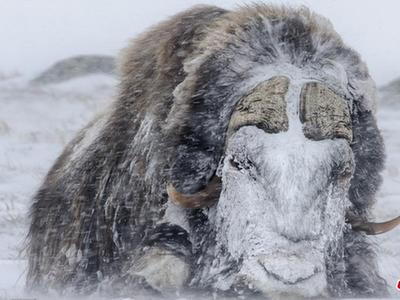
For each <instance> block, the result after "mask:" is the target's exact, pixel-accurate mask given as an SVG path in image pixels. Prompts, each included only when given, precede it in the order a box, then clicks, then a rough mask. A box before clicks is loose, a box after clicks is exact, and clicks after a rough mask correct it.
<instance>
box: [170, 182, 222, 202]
mask: <svg viewBox="0 0 400 300" xmlns="http://www.w3.org/2000/svg"><path fill="white" fill-rule="evenodd" d="M167 193H168V196H169V199H170V200H171V201H172V202H174V203H176V204H178V205H180V206H182V207H185V208H201V207H205V206H208V205H210V204H212V203H214V202H215V201H216V200H218V198H219V194H220V193H221V178H219V177H218V176H214V177H213V179H212V180H211V181H210V183H209V184H208V185H207V186H206V187H205V188H204V189H203V190H201V191H199V192H197V193H194V194H182V193H180V192H178V191H177V190H176V189H175V188H174V186H173V185H172V184H168V186H167Z"/></svg>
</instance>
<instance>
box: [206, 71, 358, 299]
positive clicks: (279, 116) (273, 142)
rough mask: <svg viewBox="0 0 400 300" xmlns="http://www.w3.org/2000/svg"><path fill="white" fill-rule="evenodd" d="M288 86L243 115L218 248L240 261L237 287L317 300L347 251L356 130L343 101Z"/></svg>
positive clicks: (280, 81) (276, 81)
mask: <svg viewBox="0 0 400 300" xmlns="http://www.w3.org/2000/svg"><path fill="white" fill-rule="evenodd" d="M289 88H290V87H289V80H288V79H287V78H286V77H274V78H272V79H270V80H269V81H267V82H264V83H263V84H262V85H259V86H258V87H257V88H256V89H255V92H254V91H253V92H252V93H251V94H250V95H248V96H247V97H246V98H245V99H244V100H243V101H242V102H241V103H240V104H239V105H238V107H237V108H236V110H235V112H234V113H233V115H232V119H231V124H230V127H229V130H228V136H229V138H228V140H227V144H226V151H225V159H224V161H223V164H222V165H221V169H220V172H219V173H220V174H219V175H221V177H222V192H221V195H220V198H219V201H218V203H217V205H216V206H215V207H213V208H212V209H211V213H210V216H211V219H212V220H213V221H214V225H215V227H216V232H217V240H218V241H220V247H222V248H224V249H226V250H227V251H228V253H229V255H230V256H231V257H232V258H233V259H235V260H237V261H241V262H242V263H241V267H240V271H239V273H238V274H236V275H235V278H234V279H232V278H231V280H232V282H233V283H235V282H241V284H243V282H244V283H247V284H248V286H249V287H252V288H255V289H257V290H260V291H262V292H264V293H266V294H267V295H275V296H276V295H281V294H283V293H285V294H293V295H297V296H305V297H310V296H318V295H322V294H324V293H325V289H326V286H327V274H326V267H325V266H326V264H327V263H328V261H329V259H330V257H333V256H334V254H333V253H335V252H338V251H340V249H338V245H340V240H341V238H342V233H343V228H344V226H345V214H346V209H347V208H348V205H349V202H348V199H347V194H348V190H349V187H350V180H351V177H352V174H353V170H354V160H353V153H352V150H351V148H350V144H349V142H350V141H351V139H352V132H351V126H350V124H351V123H350V114H349V112H348V108H347V107H346V103H345V101H344V99H340V101H339V97H338V96H336V95H335V94H334V93H333V92H331V91H330V90H327V89H326V88H325V87H324V86H322V85H319V84H316V83H311V84H307V85H305V86H304V87H303V88H302V89H298V90H299V91H301V93H298V94H297V97H296V99H294V98H293V99H292V98H291V99H289V98H288V97H287V92H288V89H289ZM290 95H291V97H293V96H296V93H293V92H291V93H290ZM321 102H322V103H321ZM293 103H294V104H295V105H292V107H298V108H299V109H298V110H296V111H291V110H290V108H288V106H289V105H291V104H293ZM252 121H253V122H252ZM328 251H330V252H329V253H328Z"/></svg>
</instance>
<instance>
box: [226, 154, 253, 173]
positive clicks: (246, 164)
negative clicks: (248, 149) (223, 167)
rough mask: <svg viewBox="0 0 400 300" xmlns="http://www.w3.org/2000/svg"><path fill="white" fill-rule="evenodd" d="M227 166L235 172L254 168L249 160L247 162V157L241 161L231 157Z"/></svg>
mask: <svg viewBox="0 0 400 300" xmlns="http://www.w3.org/2000/svg"><path fill="white" fill-rule="evenodd" d="M229 164H230V165H231V166H232V167H233V168H235V169H236V170H239V171H241V170H249V169H251V168H253V167H254V164H253V162H252V161H251V160H249V159H248V158H247V157H245V158H243V159H238V158H237V157H235V156H232V157H231V159H229Z"/></svg>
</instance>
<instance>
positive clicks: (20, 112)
mask: <svg viewBox="0 0 400 300" xmlns="http://www.w3.org/2000/svg"><path fill="white" fill-rule="evenodd" d="M115 87H116V80H115V79H114V78H111V77H107V76H103V75H101V76H100V75H93V76H89V77H84V78H80V79H74V80H70V81H68V82H64V83H61V84H57V85H50V86H42V87H37V86H31V85H29V84H28V80H27V79H26V78H24V77H23V76H21V75H18V74H2V75H1V74H0V299H10V298H15V297H22V296H24V292H23V285H24V281H25V274H26V260H25V259H24V254H23V252H22V253H21V249H22V248H23V243H24V238H25V236H26V231H27V224H28V219H27V212H28V209H29V205H30V199H31V196H32V194H33V193H34V192H35V190H36V189H37V188H38V187H39V185H40V183H41V181H42V180H43V178H44V176H45V174H46V172H47V170H48V169H49V167H50V166H51V164H52V163H53V161H54V160H55V158H56V157H57V156H58V155H59V154H60V152H61V150H62V149H63V147H64V146H65V144H66V143H67V142H68V141H69V140H70V139H71V138H72V137H73V135H74V134H75V133H76V132H77V130H78V129H79V128H81V127H82V126H83V125H84V124H85V123H86V122H87V121H88V120H89V119H91V118H92V117H93V116H94V115H95V114H96V112H98V111H99V110H101V109H103V108H104V107H105V106H107V105H108V103H109V102H110V101H111V100H112V98H113V95H114V94H115V93H116V88H115ZM378 119H379V125H380V127H381V129H382V133H383V135H384V138H385V140H386V147H387V168H386V170H385V171H384V174H383V175H384V184H383V186H382V189H381V190H380V192H379V194H378V203H377V205H376V207H375V210H374V215H375V217H376V219H377V220H386V219H388V218H392V217H395V216H397V215H400V202H399V201H400V139H399V137H400V108H397V109H395V108H393V107H385V106H383V105H382V106H381V107H380V110H379V113H378ZM374 240H375V241H376V244H377V246H379V248H380V250H379V251H380V256H379V257H380V260H379V261H380V267H381V273H382V274H383V276H384V277H385V278H386V279H387V281H388V284H389V285H390V288H391V292H392V294H393V296H395V297H396V296H397V297H400V292H398V291H396V289H395V284H396V281H397V280H398V279H400V229H396V230H394V231H392V232H390V233H387V234H384V235H381V236H377V237H375V238H374ZM25 296H26V295H25Z"/></svg>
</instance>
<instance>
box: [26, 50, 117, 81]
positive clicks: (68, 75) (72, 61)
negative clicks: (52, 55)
mask: <svg viewBox="0 0 400 300" xmlns="http://www.w3.org/2000/svg"><path fill="white" fill-rule="evenodd" d="M89 74H109V75H116V64H115V58H114V57H112V56H104V55H79V56H73V57H70V58H66V59H63V60H60V61H58V62H56V63H55V64H54V65H52V66H51V67H50V68H48V69H47V70H45V71H44V72H42V73H41V74H39V76H37V77H36V78H34V79H33V80H32V81H31V83H33V84H38V85H43V84H50V83H58V82H62V81H66V80H68V79H72V78H76V77H81V76H86V75H89Z"/></svg>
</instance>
